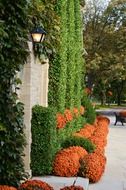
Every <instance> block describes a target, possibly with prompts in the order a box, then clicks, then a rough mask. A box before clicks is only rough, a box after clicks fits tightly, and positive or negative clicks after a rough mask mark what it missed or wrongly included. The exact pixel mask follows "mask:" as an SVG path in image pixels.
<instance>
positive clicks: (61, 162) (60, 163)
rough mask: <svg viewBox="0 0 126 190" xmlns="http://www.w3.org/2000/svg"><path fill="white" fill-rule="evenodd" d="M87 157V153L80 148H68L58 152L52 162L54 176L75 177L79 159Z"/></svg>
mask: <svg viewBox="0 0 126 190" xmlns="http://www.w3.org/2000/svg"><path fill="white" fill-rule="evenodd" d="M85 155H87V151H86V150H85V149H83V148H82V147H75V146H74V147H70V148H66V149H63V150H61V151H59V152H58V154H57V155H56V157H55V160H54V166H53V170H54V174H55V175H58V176H64V177H71V176H76V175H77V173H78V171H79V168H80V163H79V159H80V158H83V157H84V156H85Z"/></svg>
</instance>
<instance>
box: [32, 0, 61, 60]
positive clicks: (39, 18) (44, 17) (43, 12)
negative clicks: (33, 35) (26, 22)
mask: <svg viewBox="0 0 126 190" xmlns="http://www.w3.org/2000/svg"><path fill="white" fill-rule="evenodd" d="M28 13H29V18H30V20H31V29H33V28H34V27H38V26H39V27H43V28H44V29H45V31H46V32H47V35H46V39H45V41H44V42H43V43H42V44H36V46H37V52H36V55H37V56H38V57H39V58H41V55H42V54H44V55H45V56H47V57H48V58H49V60H50V63H52V61H53V59H54V58H55V56H56V55H57V51H58V49H59V43H60V39H59V30H60V28H59V16H58V13H57V0H46V1H42V0H31V1H30V2H29V12H28Z"/></svg>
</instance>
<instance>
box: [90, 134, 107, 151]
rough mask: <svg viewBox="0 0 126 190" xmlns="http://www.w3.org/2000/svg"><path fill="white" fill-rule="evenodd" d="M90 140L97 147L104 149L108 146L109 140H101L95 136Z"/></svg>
mask: <svg viewBox="0 0 126 190" xmlns="http://www.w3.org/2000/svg"><path fill="white" fill-rule="evenodd" d="M89 140H90V141H91V142H92V143H94V144H95V145H96V147H98V146H100V147H102V148H104V147H105V146H106V144H107V139H106V138H102V137H101V138H100V137H97V136H95V135H92V136H91V137H90V138H89Z"/></svg>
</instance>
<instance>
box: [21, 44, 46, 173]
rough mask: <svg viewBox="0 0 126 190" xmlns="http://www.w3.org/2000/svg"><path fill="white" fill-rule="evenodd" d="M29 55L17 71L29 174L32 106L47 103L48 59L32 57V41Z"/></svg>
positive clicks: (29, 171)
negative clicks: (43, 60)
mask: <svg viewBox="0 0 126 190" xmlns="http://www.w3.org/2000/svg"><path fill="white" fill-rule="evenodd" d="M29 50H30V55H29V57H28V60H27V63H26V64H25V66H24V68H23V69H22V71H21V73H19V77H20V78H21V81H22V84H21V86H20V92H19V99H20V101H21V102H23V103H24V123H25V135H26V141H27V146H26V148H25V151H24V153H25V157H24V163H25V170H26V171H27V172H28V173H29V174H30V175H31V170H30V151H31V140H32V137H31V116H32V107H33V106H34V105H36V104H39V105H42V106H44V107H47V105H48V68H49V64H48V60H46V63H45V64H41V63H40V62H39V60H38V59H36V58H35V57H34V52H33V49H32V43H31V42H29Z"/></svg>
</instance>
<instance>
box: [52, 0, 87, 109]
mask: <svg viewBox="0 0 126 190" xmlns="http://www.w3.org/2000/svg"><path fill="white" fill-rule="evenodd" d="M57 7H58V12H57V13H58V15H59V18H60V22H59V23H60V24H59V27H60V30H59V36H58V37H59V39H60V44H59V46H58V47H59V49H58V51H57V56H56V59H55V60H54V61H53V65H52V64H51V71H50V74H51V75H50V76H49V77H50V79H51V81H53V83H51V82H50V85H49V95H50V94H51V95H53V96H52V97H51V96H49V97H51V98H49V105H50V103H51V105H54V106H56V107H57V108H58V110H59V111H60V112H63V111H64V109H65V108H66V107H67V108H71V109H72V108H73V107H79V106H80V104H81V91H82V71H83V69H84V68H83V60H82V48H83V46H82V26H81V13H80V2H79V1H78V0H65V1H64V0H61V1H58V3H57ZM55 87H56V88H55ZM50 99H53V101H52V102H51V101H50Z"/></svg>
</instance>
